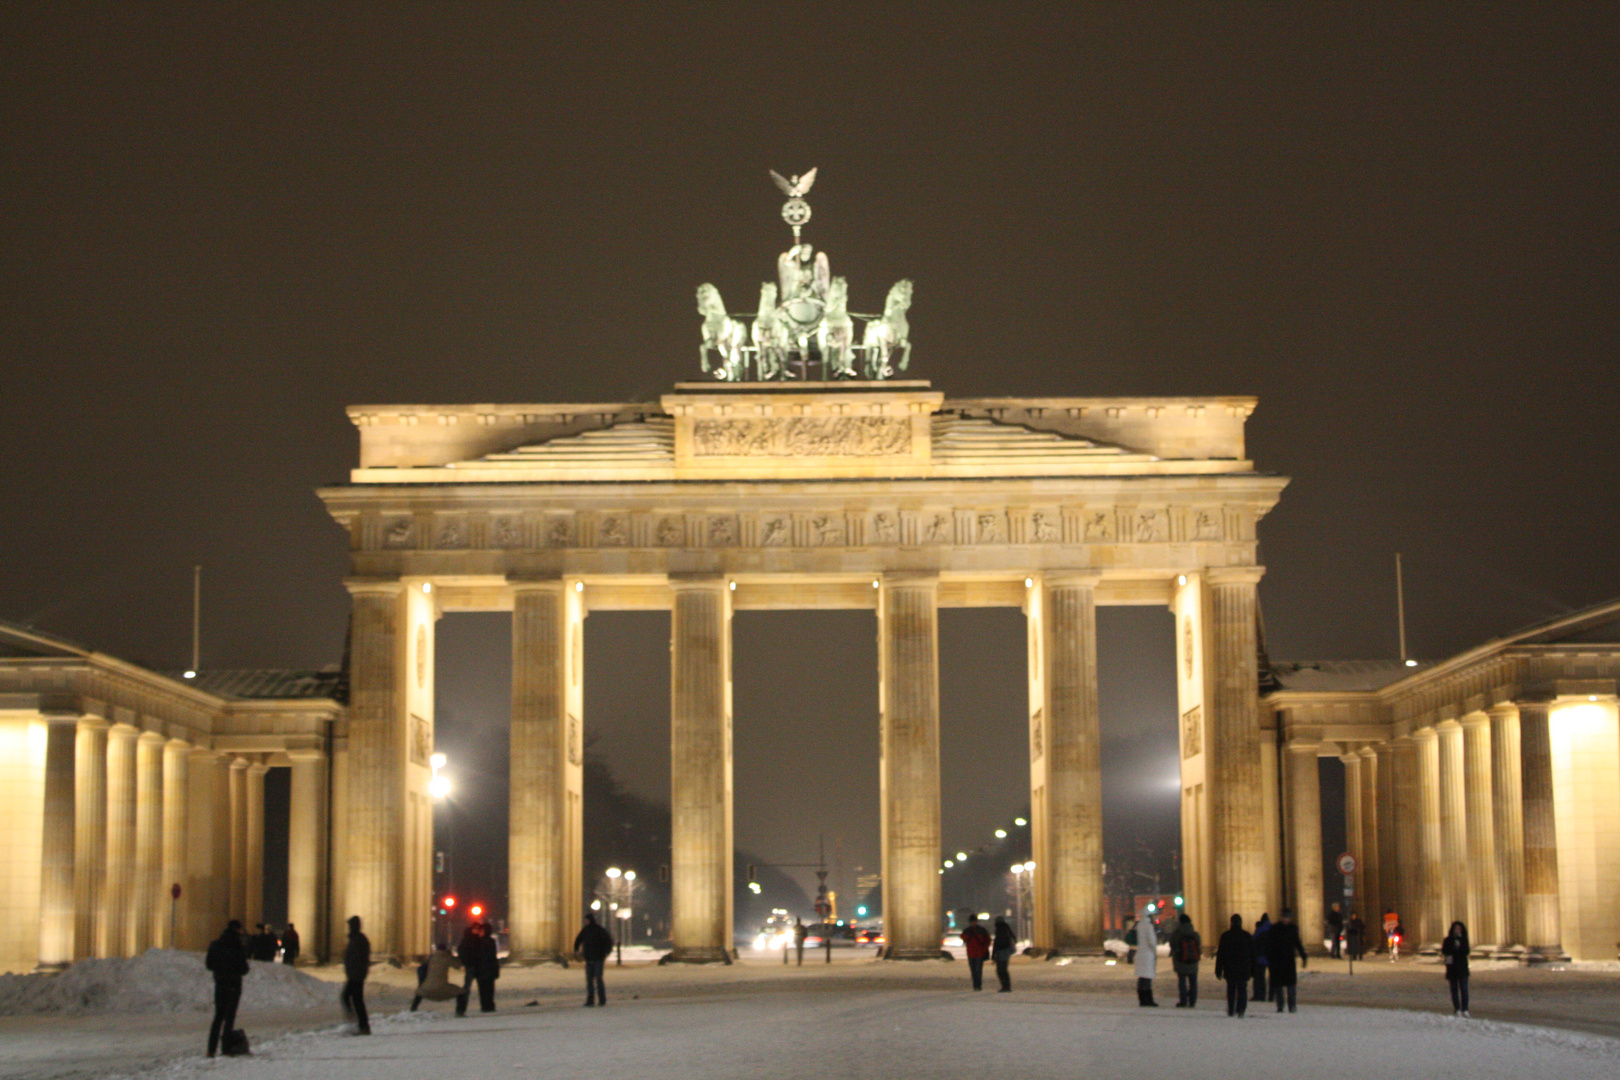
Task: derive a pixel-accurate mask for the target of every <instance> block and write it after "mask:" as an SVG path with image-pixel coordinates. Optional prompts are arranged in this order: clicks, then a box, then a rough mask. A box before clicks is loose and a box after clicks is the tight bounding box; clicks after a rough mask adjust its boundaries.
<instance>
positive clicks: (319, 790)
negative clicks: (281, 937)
mask: <svg viewBox="0 0 1620 1080" xmlns="http://www.w3.org/2000/svg"><path fill="white" fill-rule="evenodd" d="M288 757H289V758H291V760H292V778H291V779H292V783H291V785H290V788H291V796H290V800H289V801H290V805H289V807H288V812H287V921H288V922H290V923H292V924H293V925H294V926H296V927H297V928H298V936H299V939H300V940H301V941H302V942H304V943H305V946H306V952H305V954H304V957H303V959H305V960H306V962H308V963H314V962H315V960H316V958H317V956H319V955H320V953H321V952H323V951H324V950H323V948H322V942H324V941H325V940H326V939H325V936H324V934H325V920H324V919H322V918H321V907H322V898H323V897H324V896H325V894H326V888H325V886H326V880H325V879H326V755H325V754H324V753H322V752H321V751H319V750H295V751H292V752H291V753H289V754H288Z"/></svg>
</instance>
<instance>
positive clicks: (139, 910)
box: [131, 731, 163, 955]
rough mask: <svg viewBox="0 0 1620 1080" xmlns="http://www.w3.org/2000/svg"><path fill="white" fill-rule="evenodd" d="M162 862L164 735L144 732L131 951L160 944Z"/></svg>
mask: <svg viewBox="0 0 1620 1080" xmlns="http://www.w3.org/2000/svg"><path fill="white" fill-rule="evenodd" d="M162 860H163V736H161V735H158V734H156V733H155V732H150V731H148V732H144V733H143V734H142V735H141V737H140V738H139V739H138V740H137V741H136V743H135V884H134V889H135V895H134V902H133V904H132V905H131V906H132V908H133V912H132V917H133V919H134V926H133V928H132V936H133V939H134V940H133V950H132V951H133V952H134V953H135V954H137V955H138V954H140V953H143V952H145V951H146V950H147V949H150V948H151V947H152V946H153V945H155V944H157V943H159V942H160V941H161V940H162V939H161V938H158V937H156V936H154V933H153V932H154V930H155V929H156V923H157V912H158V910H159V906H160V905H159V903H158V901H159V895H158V889H159V885H158V875H159V873H160V872H161V871H162V868H163V867H162Z"/></svg>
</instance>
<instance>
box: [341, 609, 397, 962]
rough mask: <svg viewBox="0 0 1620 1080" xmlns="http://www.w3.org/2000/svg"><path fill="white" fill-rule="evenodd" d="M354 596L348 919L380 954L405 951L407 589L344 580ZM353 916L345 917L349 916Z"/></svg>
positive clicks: (351, 633)
mask: <svg viewBox="0 0 1620 1080" xmlns="http://www.w3.org/2000/svg"><path fill="white" fill-rule="evenodd" d="M345 584H346V585H347V586H348V589H349V592H350V593H351V594H352V596H353V598H354V612H353V616H352V622H351V629H350V646H349V657H350V660H349V768H348V772H349V775H348V792H349V798H348V802H349V821H348V835H347V845H348V860H349V861H348V885H347V889H346V892H345V899H346V900H347V901H348V908H349V913H350V914H352V915H359V916H360V918H361V920H362V923H363V929H364V931H365V933H366V936H367V937H369V938H370V939H371V950H372V954H373V955H374V956H379V957H384V956H393V955H395V953H396V952H397V951H398V949H399V943H400V941H401V940H402V938H401V937H400V930H401V927H400V925H399V909H400V878H401V875H402V874H403V866H404V861H405V791H406V769H405V765H406V761H407V745H406V737H407V734H408V723H409V717H408V716H407V714H406V711H405V695H406V692H407V691H406V673H405V670H404V667H405V657H406V642H405V640H404V638H405V637H406V635H405V634H404V633H402V628H403V627H405V626H406V625H407V623H406V615H405V611H406V605H405V595H404V594H405V586H404V584H403V583H402V582H400V581H398V580H364V581H357V580H350V581H347V582H345ZM345 918H347V916H345Z"/></svg>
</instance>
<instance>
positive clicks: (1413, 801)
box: [1390, 735, 1427, 948]
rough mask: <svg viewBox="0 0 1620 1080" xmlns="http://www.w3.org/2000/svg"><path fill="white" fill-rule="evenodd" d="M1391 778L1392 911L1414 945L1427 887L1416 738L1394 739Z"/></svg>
mask: <svg viewBox="0 0 1620 1080" xmlns="http://www.w3.org/2000/svg"><path fill="white" fill-rule="evenodd" d="M1392 752H1393V755H1394V758H1393V760H1394V781H1393V783H1392V785H1391V792H1390V794H1391V797H1392V803H1393V806H1394V817H1393V818H1392V819H1391V820H1392V821H1394V822H1396V823H1398V824H1397V826H1396V831H1395V834H1394V835H1395V838H1396V840H1395V845H1394V850H1395V861H1394V865H1395V872H1396V879H1395V880H1396V881H1397V883H1398V888H1397V890H1396V897H1395V899H1396V905H1395V912H1396V914H1398V915H1399V916H1400V917H1401V925H1402V926H1404V927H1405V928H1406V945H1407V947H1408V948H1411V947H1413V946H1415V945H1416V944H1417V942H1418V941H1419V940H1421V937H1420V931H1421V929H1422V922H1423V901H1422V897H1423V896H1424V891H1425V889H1426V887H1427V878H1426V877H1425V864H1424V861H1423V859H1424V848H1425V844H1424V840H1423V836H1424V828H1423V795H1422V790H1421V789H1422V782H1423V781H1422V774H1423V761H1422V758H1423V754H1422V751H1421V748H1420V747H1419V745H1418V741H1417V739H1415V738H1413V737H1412V736H1410V735H1401V736H1398V737H1397V738H1396V739H1395V740H1394V745H1393V748H1392Z"/></svg>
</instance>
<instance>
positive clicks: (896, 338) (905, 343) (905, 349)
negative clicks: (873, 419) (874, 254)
mask: <svg viewBox="0 0 1620 1080" xmlns="http://www.w3.org/2000/svg"><path fill="white" fill-rule="evenodd" d="M910 307H911V279H910V278H902V279H901V280H899V281H897V282H895V283H894V287H893V288H892V289H890V290H889V298H888V299H887V300H886V301H885V302H884V304H883V317H882V318H881V319H873V320H872V321H871V322H869V323H867V324H866V330H865V332H864V333H863V334H862V335H861V351H862V352H863V353H865V354H866V355H865V361H866V377H867V378H868V379H886V378H888V377H889V376H890V375H893V374H894V373H895V372H896V371H904V370H906V365H907V364H909V363H910V362H911V324H910V323H908V322H907V321H906V311H907V310H908V309H909V308H910ZM896 349H898V350H900V362H899V363H898V364H896V365H895V366H894V367H890V366H889V360H890V359H891V358H892V357H893V355H894V352H895V350H896Z"/></svg>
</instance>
